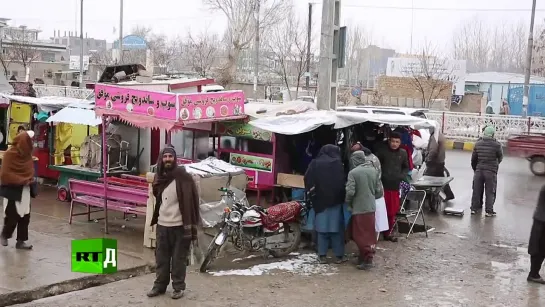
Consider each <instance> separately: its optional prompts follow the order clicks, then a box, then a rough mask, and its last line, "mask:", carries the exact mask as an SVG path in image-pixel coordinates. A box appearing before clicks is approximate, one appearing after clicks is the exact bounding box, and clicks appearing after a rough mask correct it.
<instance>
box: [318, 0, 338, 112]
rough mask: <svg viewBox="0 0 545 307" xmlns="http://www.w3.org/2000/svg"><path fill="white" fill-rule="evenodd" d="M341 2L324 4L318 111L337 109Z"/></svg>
mask: <svg viewBox="0 0 545 307" xmlns="http://www.w3.org/2000/svg"><path fill="white" fill-rule="evenodd" d="M340 13H341V1H340V0H324V1H323V3H322V29H321V33H322V35H321V39H320V70H319V71H318V95H317V103H316V107H317V108H318V110H330V109H333V110H335V109H336V108H337V77H338V76H337V68H338V65H339V64H340V63H339V61H338V58H337V56H338V55H339V50H340V44H339V41H340V35H339V32H340V31H339V30H340V20H341V18H340Z"/></svg>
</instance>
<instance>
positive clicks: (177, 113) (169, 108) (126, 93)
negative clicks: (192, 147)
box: [95, 84, 247, 130]
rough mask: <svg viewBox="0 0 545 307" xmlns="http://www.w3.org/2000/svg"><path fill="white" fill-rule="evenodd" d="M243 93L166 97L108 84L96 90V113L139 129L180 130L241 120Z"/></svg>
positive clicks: (97, 86) (191, 94) (172, 94)
mask: <svg viewBox="0 0 545 307" xmlns="http://www.w3.org/2000/svg"><path fill="white" fill-rule="evenodd" d="M244 100H245V97H244V92H243V91H224V92H213V93H188V94H185V93H179V94H176V93H166V92H153V91H146V90H138V89H134V88H128V87H120V86H114V85H109V84H97V85H96V86H95V102H96V104H95V113H96V115H98V116H115V117H118V118H119V119H120V120H121V121H123V122H126V123H128V124H130V125H133V126H136V127H140V128H152V129H165V130H172V129H180V128H182V127H183V125H184V124H194V123H203V122H214V121H226V120H234V119H242V118H246V117H247V116H246V115H245V114H244Z"/></svg>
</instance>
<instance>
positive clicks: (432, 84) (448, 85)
mask: <svg viewBox="0 0 545 307" xmlns="http://www.w3.org/2000/svg"><path fill="white" fill-rule="evenodd" d="M435 50H436V49H435V48H433V47H431V46H430V45H426V46H425V47H423V48H422V49H421V51H420V55H419V56H418V57H417V58H415V59H414V61H412V62H410V63H409V65H408V66H407V67H404V68H402V73H403V74H405V75H406V76H407V77H409V78H410V80H411V86H412V87H413V88H414V89H415V90H416V91H418V93H419V94H420V96H421V98H422V106H423V107H425V108H429V107H430V106H431V104H432V102H433V101H434V100H436V99H439V98H442V97H450V96H451V95H452V89H453V84H454V83H455V82H456V81H457V80H456V76H454V74H453V71H454V68H453V67H451V66H450V65H449V63H448V61H447V60H446V59H445V58H444V57H441V56H439V55H438V54H437V53H436V52H435Z"/></svg>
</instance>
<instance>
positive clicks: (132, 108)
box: [95, 84, 178, 121]
mask: <svg viewBox="0 0 545 307" xmlns="http://www.w3.org/2000/svg"><path fill="white" fill-rule="evenodd" d="M95 107H96V108H99V109H106V110H112V111H115V112H123V113H129V114H135V115H144V116H149V117H153V118H159V119H166V120H173V121H175V120H177V119H178V117H177V116H178V111H177V104H176V94H171V93H159V92H150V91H143V90H136V89H132V88H124V87H118V86H111V85H104V84H97V85H96V86H95Z"/></svg>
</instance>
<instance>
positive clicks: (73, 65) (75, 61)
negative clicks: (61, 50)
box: [68, 55, 89, 71]
mask: <svg viewBox="0 0 545 307" xmlns="http://www.w3.org/2000/svg"><path fill="white" fill-rule="evenodd" d="M68 69H70V70H79V55H71V56H70V65H69V66H68ZM83 70H84V71H87V70H89V56H88V55H84V56H83Z"/></svg>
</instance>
